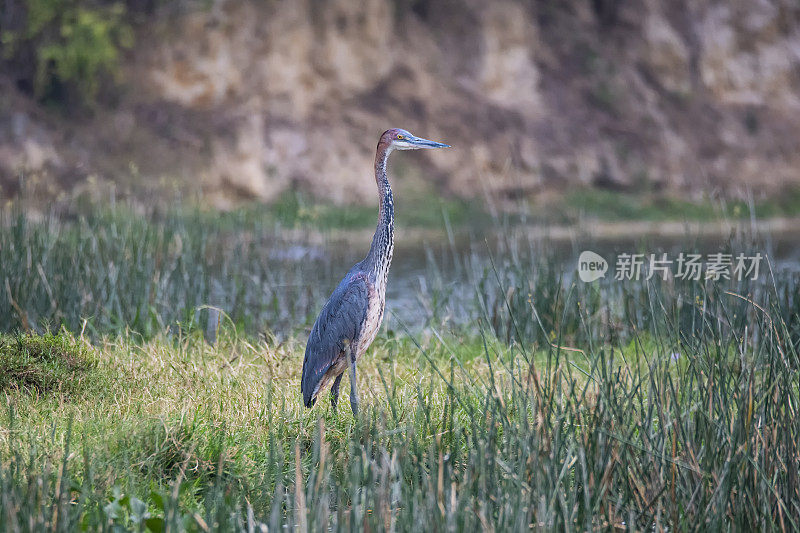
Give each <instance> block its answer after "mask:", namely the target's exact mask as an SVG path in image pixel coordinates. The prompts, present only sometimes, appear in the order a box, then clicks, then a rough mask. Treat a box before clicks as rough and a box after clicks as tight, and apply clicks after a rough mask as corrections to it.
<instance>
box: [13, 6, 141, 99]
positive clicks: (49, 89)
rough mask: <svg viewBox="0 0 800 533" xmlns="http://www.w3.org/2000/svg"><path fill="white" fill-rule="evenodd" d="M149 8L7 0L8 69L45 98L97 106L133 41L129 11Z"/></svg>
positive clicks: (21, 85)
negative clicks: (96, 103)
mask: <svg viewBox="0 0 800 533" xmlns="http://www.w3.org/2000/svg"><path fill="white" fill-rule="evenodd" d="M148 10H152V2H151V1H149V0H148V1H139V0H130V1H128V2H124V3H123V2H105V1H102V0H94V1H93V0H8V1H7V2H4V9H3V16H2V19H0V24H2V26H1V27H0V39H2V44H3V60H4V61H5V62H6V68H11V69H14V70H15V71H16V72H17V86H18V88H19V89H21V90H22V91H23V92H25V93H27V94H29V95H31V96H34V97H35V98H36V99H37V100H39V101H41V102H47V103H50V104H55V105H57V106H68V105H76V104H77V105H81V104H86V105H92V104H94V100H95V98H97V96H98V92H99V90H100V88H101V87H102V86H103V85H106V84H109V83H111V82H113V81H114V80H115V79H116V78H117V77H118V75H119V62H120V54H121V53H123V52H124V50H126V49H130V48H131V47H133V45H134V32H133V28H132V27H131V24H130V23H129V22H128V15H129V14H130V13H140V12H145V11H148Z"/></svg>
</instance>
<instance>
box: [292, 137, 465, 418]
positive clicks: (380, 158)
mask: <svg viewBox="0 0 800 533" xmlns="http://www.w3.org/2000/svg"><path fill="white" fill-rule="evenodd" d="M448 146H449V145H447V144H442V143H437V142H434V141H429V140H427V139H421V138H419V137H415V136H414V135H412V134H410V133H409V132H407V131H406V130H402V129H391V130H386V131H385V132H383V135H381V138H380V140H379V141H378V150H377V153H376V155H375V181H376V182H377V184H378V195H379V196H380V208H379V210H378V227H377V228H376V229H375V235H373V237H372V246H370V248H369V253H368V254H367V256H366V257H365V258H364V260H363V261H361V262H359V263H356V264H355V266H353V268H351V269H350V271H349V272H348V273H347V274H346V275H345V277H344V278H343V279H342V281H341V282H340V283H339V286H338V287H336V289H335V290H334V291H333V294H331V297H330V298H328V301H327V303H326V304H325V306H324V307H323V308H322V311H320V313H319V316H318V317H317V320H316V322H314V328H313V329H312V330H311V335H310V336H309V337H308V344H306V355H305V358H304V359H303V377H302V381H301V383H300V391H301V392H302V393H303V404H304V405H305V406H306V407H311V406H312V405H314V402H316V400H317V395H318V394H319V392H320V391H321V390H322V389H323V388H324V387H325V386H326V385H327V384H328V382H329V381H331V380H333V386H332V387H331V405H332V406H333V409H334V410H335V409H336V402H337V401H338V399H339V382H340V381H341V380H342V375H343V374H344V371H345V369H346V368H348V369H349V371H350V407H351V408H352V410H353V414H354V415H356V414H358V392H357V391H356V362H357V361H358V359H359V358H360V357H361V356H362V355H364V352H366V351H367V348H369V345H370V344H372V341H373V340H375V335H376V334H377V333H378V328H379V327H380V325H381V321H382V320H383V308H384V304H385V303H386V277H387V275H388V274H389V265H390V264H391V262H392V251H393V250H394V204H393V201H392V188H391V187H390V186H389V179H388V178H387V177H386V161H387V160H388V159H389V154H390V153H392V150H416V149H418V148H446V147H448Z"/></svg>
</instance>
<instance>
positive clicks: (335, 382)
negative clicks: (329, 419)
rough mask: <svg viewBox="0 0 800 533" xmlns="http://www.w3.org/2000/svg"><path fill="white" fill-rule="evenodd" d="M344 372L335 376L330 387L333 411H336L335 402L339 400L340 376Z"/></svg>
mask: <svg viewBox="0 0 800 533" xmlns="http://www.w3.org/2000/svg"><path fill="white" fill-rule="evenodd" d="M343 375H344V372H342V373H341V374H339V375H338V376H336V379H334V380H333V386H332V387H331V407H333V412H334V413H335V412H336V402H338V401H339V383H340V382H341V381H342V376H343Z"/></svg>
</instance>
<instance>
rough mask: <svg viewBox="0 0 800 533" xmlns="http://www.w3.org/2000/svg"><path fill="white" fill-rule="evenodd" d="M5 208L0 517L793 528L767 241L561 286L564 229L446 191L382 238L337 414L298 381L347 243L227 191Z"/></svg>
mask: <svg viewBox="0 0 800 533" xmlns="http://www.w3.org/2000/svg"><path fill="white" fill-rule="evenodd" d="M4 216H5V218H4V220H3V224H2V225H0V253H1V254H2V266H3V270H2V273H0V283H2V287H0V289H2V296H1V297H0V317H2V329H3V330H4V331H5V333H3V334H2V336H1V337H0V350H1V352H0V368H2V370H3V377H2V378H0V391H1V394H2V398H3V403H4V405H3V409H2V412H1V413H0V523H3V524H7V525H8V527H9V529H10V530H19V531H52V530H59V531H73V530H75V529H89V530H94V529H102V530H118V529H131V530H151V531H162V530H168V531H182V530H188V531H207V530H220V529H221V530H229V529H239V530H259V529H262V530H263V528H264V527H266V528H268V529H269V530H270V531H273V530H278V529H280V528H281V527H283V526H288V527H289V528H299V529H300V530H305V529H308V530H311V531H315V530H320V529H323V528H329V529H333V530H355V529H365V528H369V529H370V530H384V529H388V530H398V531H405V530H410V529H414V528H416V529H419V527H420V524H425V525H426V529H428V530H438V531H443V530H447V531H451V530H466V529H487V530H497V531H505V530H529V529H531V528H533V529H546V530H552V529H559V530H562V529H575V530H589V529H631V530H643V529H653V530H658V531H660V530H665V529H669V530H692V529H696V528H698V527H700V528H709V529H717V528H728V527H730V528H733V529H740V530H750V529H759V530H792V529H797V528H798V527H800V522H798V519H797V517H798V516H800V472H798V465H800V446H799V445H798V442H800V417H798V416H797V415H798V413H797V410H798V406H799V405H800V385H798V384H799V383H800V357H799V356H798V353H799V352H800V293H798V271H797V269H796V268H794V266H793V264H791V263H790V262H788V263H787V262H785V261H784V262H782V261H776V260H775V257H774V254H773V251H774V248H775V247H776V243H775V242H772V243H770V242H769V241H763V240H759V239H758V237H757V236H754V235H750V234H748V233H747V232H736V233H735V235H734V236H733V237H732V238H730V239H724V240H721V241H720V242H717V243H715V244H714V245H709V244H708V243H703V242H701V241H699V240H696V239H693V238H692V237H691V236H687V237H686V238H685V239H682V240H681V243H680V246H681V247H682V249H685V250H686V251H691V250H693V249H695V248H697V247H708V246H716V247H718V248H719V249H722V250H725V251H729V252H736V251H739V250H742V251H746V252H752V251H754V250H759V251H764V252H765V253H766V254H767V255H768V256H769V258H770V259H769V261H768V262H767V263H765V264H764V266H763V268H762V271H761V275H760V276H758V278H757V279H756V280H744V281H737V280H724V279H720V280H701V281H688V280H676V279H668V280H662V279H660V278H659V277H658V276H655V277H653V278H651V279H650V280H645V279H641V280H638V281H618V280H614V279H612V277H607V278H605V279H601V280H598V281H596V282H594V283H583V282H581V281H579V280H578V279H577V278H576V276H575V274H574V268H575V264H574V251H575V250H576V249H580V247H581V246H582V244H579V243H572V244H567V245H563V246H560V247H553V246H551V245H550V244H551V243H547V242H542V241H539V240H536V239H533V238H526V237H525V234H524V232H523V233H520V232H519V231H514V230H513V228H511V227H507V228H506V227H503V226H502V225H503V224H505V223H506V222H505V221H503V220H500V219H491V220H490V222H491V223H492V224H495V225H499V227H495V231H494V232H493V233H492V235H493V238H492V239H491V240H490V239H488V238H487V237H486V235H481V234H479V233H477V232H476V231H474V229H470V228H468V227H466V226H461V228H462V229H463V228H466V229H464V230H463V231H462V232H461V233H460V234H459V228H458V227H457V228H455V229H454V228H453V225H452V224H451V223H450V222H449V221H448V220H447V211H446V210H445V216H444V218H443V219H442V220H441V222H440V223H441V224H442V226H443V227H445V228H446V230H449V233H448V232H447V231H446V232H445V234H446V235H450V237H449V238H448V237H445V238H444V239H443V240H441V241H439V242H428V243H427V244H425V245H422V244H421V243H419V242H416V243H414V246H413V250H416V251H412V247H411V246H410V245H406V247H405V249H404V245H403V242H402V237H401V240H400V242H399V243H398V251H397V258H398V264H397V265H396V267H397V268H396V269H395V270H394V271H393V273H392V275H391V278H390V288H391V287H394V289H392V290H393V291H394V292H390V294H389V304H388V308H389V316H388V320H387V323H386V325H385V326H384V328H383V329H382V331H381V334H380V335H379V336H378V339H377V340H376V342H375V344H374V346H373V348H372V349H371V351H370V353H369V354H368V356H367V357H366V359H365V360H364V361H363V362H362V364H361V365H360V369H362V370H361V374H360V377H359V380H360V382H361V383H360V388H361V391H362V410H363V413H362V414H361V415H360V416H359V418H358V419H354V418H353V417H352V415H351V414H350V412H349V411H348V410H347V408H346V406H340V409H339V412H338V413H334V412H332V411H331V408H330V406H329V404H328V402H327V401H321V402H319V403H318V404H317V406H316V407H315V408H314V409H312V410H306V409H305V408H303V407H302V405H301V402H300V399H299V373H300V366H301V362H302V353H303V343H304V341H305V335H306V334H307V331H308V329H307V328H308V327H309V325H310V321H311V320H313V317H314V314H315V312H316V311H317V308H318V306H319V305H320V304H321V302H322V301H324V298H325V297H326V296H327V293H328V292H329V291H330V290H331V288H332V287H333V286H334V285H335V283H336V282H337V281H338V276H339V275H341V273H342V272H343V270H342V268H341V267H342V265H343V264H347V263H349V262H352V261H353V260H357V259H358V258H359V257H358V256H359V255H360V254H361V253H362V249H361V248H363V247H358V246H342V245H341V242H339V241H336V240H335V239H337V238H338V237H336V236H334V235H333V234H331V235H327V236H326V235H318V236H317V237H318V238H316V239H298V237H297V234H296V233H293V232H291V231H287V226H289V224H287V222H286V221H287V220H288V219H283V221H282V222H281V221H280V220H278V221H277V222H276V220H268V219H266V218H262V217H259V216H252V213H251V214H248V212H246V211H237V212H233V213H228V214H214V213H207V212H201V211H185V210H172V211H169V210H167V211H163V212H158V213H149V214H148V216H144V215H142V214H137V212H135V211H134V210H131V209H127V208H121V207H116V208H113V209H92V210H90V211H88V212H84V213H83V214H76V213H73V214H69V215H65V214H64V213H61V214H59V215H55V214H53V215H49V216H45V217H38V218H35V217H31V216H28V215H27V214H26V213H22V212H19V211H17V212H11V211H8V212H6V213H5V214H4ZM298 224H299V225H300V226H302V221H301V222H298ZM292 227H296V226H295V225H294V224H293V225H292ZM590 244H593V243H590ZM637 246H639V247H640V248H643V249H645V248H646V249H647V250H648V251H653V252H656V251H658V246H657V244H654V243H652V242H651V243H648V244H645V243H641V242H640V243H639V244H638V245H637ZM647 247H649V248H647ZM651 248H652V250H651ZM419 250H422V251H419ZM404 254H405V257H407V258H408V259H407V260H406V262H404V261H403V259H402V258H403V256H404Z"/></svg>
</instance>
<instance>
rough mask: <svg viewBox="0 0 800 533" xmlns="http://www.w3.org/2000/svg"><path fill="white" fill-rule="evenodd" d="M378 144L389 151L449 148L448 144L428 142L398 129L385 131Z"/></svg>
mask: <svg viewBox="0 0 800 533" xmlns="http://www.w3.org/2000/svg"><path fill="white" fill-rule="evenodd" d="M378 144H384V145H386V146H387V147H388V148H389V149H390V150H418V149H420V148H449V147H450V145H449V144H444V143H438V142H436V141H429V140H428V139H423V138H421V137H417V136H416V135H412V134H411V133H409V132H408V131H406V130H403V129H400V128H393V129H391V130H386V131H385V132H383V135H381V140H380V142H379V143H378Z"/></svg>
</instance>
